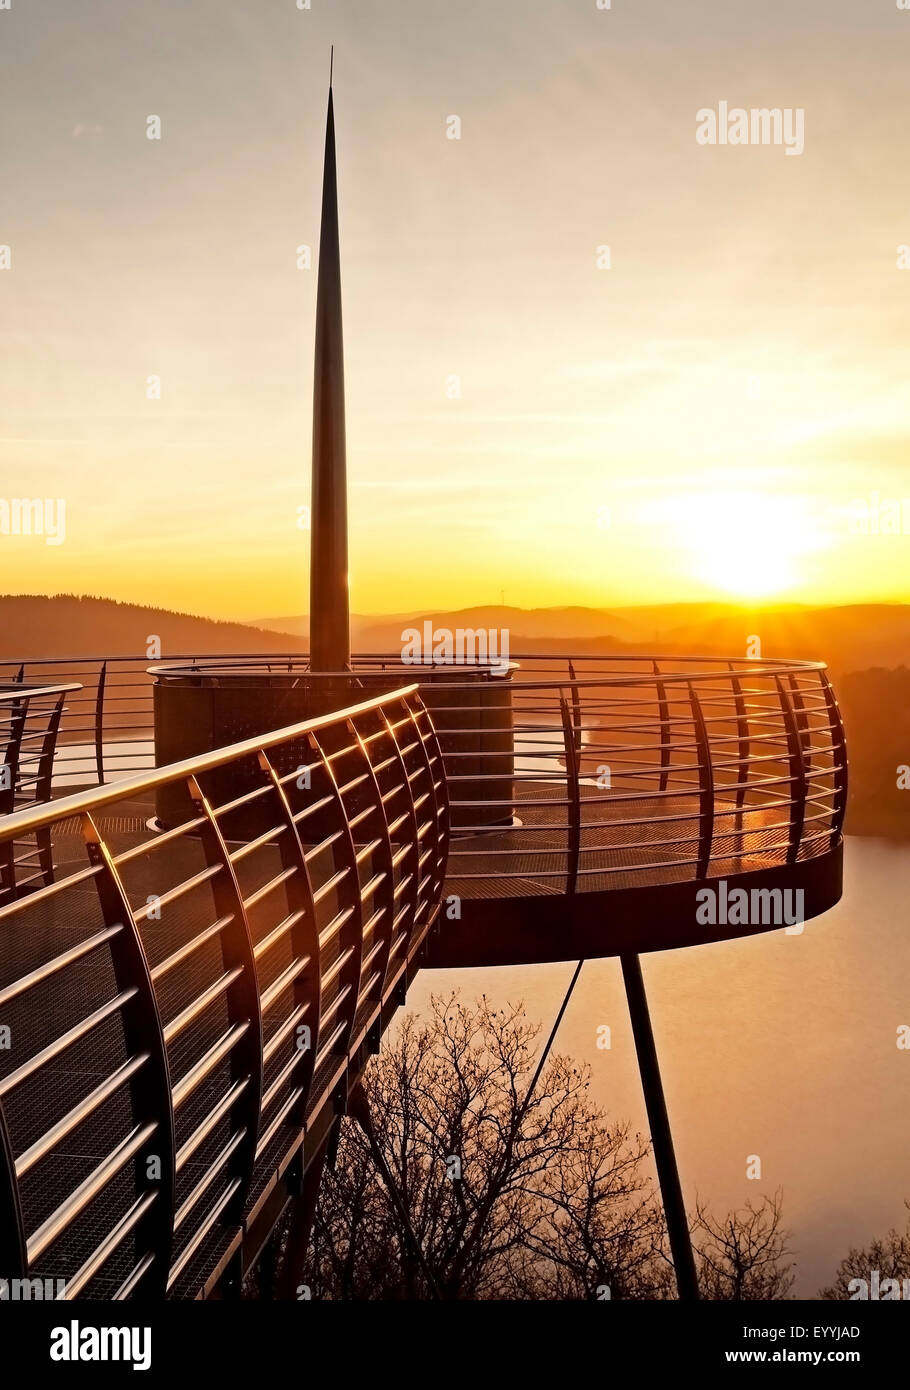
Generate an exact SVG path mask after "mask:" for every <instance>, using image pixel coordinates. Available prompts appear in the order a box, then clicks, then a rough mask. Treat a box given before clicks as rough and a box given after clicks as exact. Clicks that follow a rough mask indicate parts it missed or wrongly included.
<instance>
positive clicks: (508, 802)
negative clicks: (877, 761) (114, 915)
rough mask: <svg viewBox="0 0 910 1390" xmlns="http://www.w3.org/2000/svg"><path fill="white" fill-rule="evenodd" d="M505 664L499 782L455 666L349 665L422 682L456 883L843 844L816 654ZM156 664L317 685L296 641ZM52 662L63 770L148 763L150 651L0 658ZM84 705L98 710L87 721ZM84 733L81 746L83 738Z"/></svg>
mask: <svg viewBox="0 0 910 1390" xmlns="http://www.w3.org/2000/svg"><path fill="white" fill-rule="evenodd" d="M513 661H514V662H515V663H516V669H514V670H513V671H512V672H511V679H510V689H511V706H512V712H511V732H510V736H509V737H510V747H511V749H513V750H514V770H512V771H511V772H510V774H509V786H508V788H507V789H506V790H503V787H502V760H501V755H502V752H503V745H502V741H501V740H499V739H497V738H496V737H494V736H489V735H488V736H487V737H486V738H485V739H484V740H483V741H481V743H478V739H477V726H476V724H475V723H474V722H470V723H469V724H468V725H466V726H465V727H464V728H463V729H462V731H461V732H459V728H458V717H459V713H460V710H461V705H460V692H461V689H462V686H461V680H460V677H459V673H458V670H457V668H455V669H453V670H452V676H451V681H450V682H448V689H449V690H450V691H451V695H452V700H451V703H450V705H449V706H446V704H445V690H446V682H445V681H443V680H441V679H440V677H441V676H443V675H445V674H446V671H445V668H442V667H440V666H439V665H436V666H433V667H432V668H430V669H429V670H428V669H426V668H421V667H420V666H415V665H407V666H405V665H403V664H402V661H401V657H400V655H396V654H390V653H388V652H386V653H382V652H380V653H367V654H359V655H357V656H356V657H355V658H354V660H353V663H352V666H353V673H354V675H355V676H356V674H357V673H358V672H359V671H360V672H362V671H366V670H367V669H369V670H376V669H377V668H378V669H380V670H383V669H385V670H387V671H388V672H389V674H390V678H394V677H395V676H397V677H398V678H400V679H418V680H419V679H421V678H422V677H424V676H426V675H429V674H432V676H433V698H432V708H431V713H432V717H433V719H434V720H435V721H436V722H437V723H438V725H439V726H440V730H439V733H440V743H441V746H442V749H443V753H444V757H445V763H446V771H447V782H448V786H449V792H450V797H451V804H452V818H453V825H454V826H455V827H457V838H456V840H455V842H454V844H453V849H452V855H451V865H450V875H451V877H453V878H457V880H458V884H457V890H458V891H463V892H464V893H465V894H466V895H468V896H471V895H473V894H476V893H480V894H489V893H495V894H497V895H500V896H503V895H506V894H507V893H508V892H510V891H512V890H513V889H514V892H515V893H516V894H519V895H520V894H527V893H536V892H560V893H564V892H570V893H574V892H583V891H597V890H602V889H608V888H610V887H613V886H620V885H623V886H628V885H633V884H635V883H644V882H648V881H656V882H667V881H673V880H675V879H686V878H694V879H698V878H700V877H703V876H705V875H706V874H707V873H709V872H717V873H721V872H728V871H732V870H735V869H737V868H742V867H744V866H745V861H749V862H752V861H755V862H758V863H761V864H775V863H787V862H793V861H794V860H795V859H804V858H808V857H812V856H814V855H817V854H820V853H823V852H824V851H825V850H826V849H828V848H830V847H832V846H834V845H835V844H836V843H837V842H838V840H839V838H840V835H841V832H842V828H843V820H844V814H845V810H846V798H847V756H846V745H845V740H844V731H843V724H842V721H841V717H840V712H839V710H838V706H837V701H836V699H835V696H834V693H833V691H832V689H831V685H830V682H829V680H828V677H827V673H826V668H825V666H824V663H822V662H813V661H795V660H775V659H762V658H737V657H732V658H720V657H700V656H688V655H673V656H670V657H658V656H651V655H639V654H636V655H621V656H599V655H598V656H591V655H569V654H562V653H559V654H552V655H548V654H541V653H536V654H530V655H526V654H519V655H514V654H513ZM161 665H162V666H164V665H166V666H167V667H171V668H177V667H182V669H183V670H184V671H185V670H186V669H187V667H188V666H189V668H190V669H192V670H193V671H195V672H197V673H200V674H209V675H212V676H213V677H215V676H216V673H218V674H222V673H228V674H230V673H232V672H236V671H238V670H239V669H242V670H244V671H258V672H261V673H269V674H275V675H283V676H290V677H293V678H299V679H301V680H306V681H310V682H315V681H318V680H320V679H324V677H320V676H316V675H314V674H313V673H311V672H309V669H308V664H307V660H306V658H305V657H302V656H300V655H299V654H294V653H288V654H285V653H281V654H275V655H269V656H262V655H249V656H234V655H228V656H219V655H213V656H206V657H202V658H198V657H197V658H192V657H176V656H175V657H170V658H168V659H167V662H166V663H164V662H162V663H161ZM50 669H52V670H53V672H54V674H55V676H57V677H58V678H62V676H63V675H71V676H72V677H73V678H78V679H79V680H81V681H82V682H83V683H84V685H85V693H84V697H83V706H82V709H83V713H82V716H79V715H78V714H77V712H76V710H75V708H74V710H73V717H72V725H71V726H70V725H68V724H67V723H66V720H64V726H63V729H62V731H61V738H62V739H63V740H64V744H65V746H64V747H62V748H61V749H60V751H59V753H58V761H57V767H58V769H59V777H58V781H59V782H61V783H63V784H65V783H66V782H67V781H70V780H73V779H74V777H75V778H78V777H79V776H81V777H83V778H84V779H85V780H95V776H96V775H97V777H98V779H99V780H104V779H105V778H107V777H111V776H118V775H122V774H121V772H120V769H121V768H122V767H124V766H127V765H130V764H132V765H135V764H136V763H137V762H140V763H141V762H143V761H145V762H147V763H148V764H149V765H150V764H151V762H152V760H153V755H154V748H153V739H152V688H153V680H154V676H153V675H152V674H151V673H150V671H149V663H148V661H147V659H146V658H141V657H130V658H110V659H108V660H107V661H104V660H103V659H101V658H85V659H81V660H79V661H78V662H66V661H64V660H63V659H61V660H59V661H55V662H53V663H51V662H41V663H26V664H24V665H23V664H20V663H15V662H13V663H10V671H11V672H12V673H13V674H16V673H20V674H21V673H22V672H23V671H27V672H28V673H29V674H30V675H33V674H35V672H37V671H39V670H50ZM159 669H160V668H159ZM428 698H429V697H428ZM87 709H90V710H92V711H94V713H93V715H92V717H91V719H90V720H89V725H88V726H86V724H85V722H84V719H85V711H86V710H87ZM80 719H81V722H80ZM126 721H129V722H128V723H127V722H126ZM443 726H446V727H443ZM87 727H88V730H89V732H91V733H92V736H93V742H92V745H91V747H90V748H89V747H87V746H86V745H85V744H84V743H83V744H81V745H80V744H79V743H78V740H79V739H84V737H85V734H86V730H87ZM88 753H91V758H90V759H88V761H87V760H86V755H87V754H88ZM484 759H486V760H487V768H486V769H485V768H484ZM478 760H479V761H478ZM77 768H81V772H76V771H75V769H77ZM71 769H72V770H71ZM468 769H469V770H468ZM485 782H486V783H487V785H486V786H485V785H484V783H485ZM497 806H498V807H499V810H500V812H501V815H500V816H499V817H498V819H499V820H500V821H502V822H509V823H510V824H508V825H507V826H502V825H501V827H500V831H501V833H500V834H499V836H498V837H497V836H495V835H494V834H493V833H492V831H491V825H490V822H491V820H495V819H497V817H496V816H495V814H494V812H495V809H496V807H497ZM481 810H482V812H483V814H482V816H481V815H477V814H474V813H475V812H479V811H481ZM472 824H473V825H474V831H475V834H476V839H474V840H473V841H472V840H471V826H472Z"/></svg>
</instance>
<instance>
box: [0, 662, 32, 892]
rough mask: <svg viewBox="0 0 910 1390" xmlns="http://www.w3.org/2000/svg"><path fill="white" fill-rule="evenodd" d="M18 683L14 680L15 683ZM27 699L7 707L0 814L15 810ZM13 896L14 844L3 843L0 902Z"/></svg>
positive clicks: (26, 716)
mask: <svg viewBox="0 0 910 1390" xmlns="http://www.w3.org/2000/svg"><path fill="white" fill-rule="evenodd" d="M16 684H18V681H17V682H16ZM28 706H29V697H28V695H23V696H22V698H21V699H17V700H15V701H13V702H12V704H11V706H10V717H9V719H10V731H9V739H8V741H7V745H6V751H5V753H4V765H5V767H6V769H7V774H8V777H9V786H8V787H5V788H0V815H10V814H11V813H12V812H13V811H15V809H16V784H17V783H18V781H19V758H20V754H21V751H22V738H23V735H24V733H25V725H26V720H27V718H28ZM6 896H9V897H10V898H14V897H15V896H16V842H15V840H4V842H3V844H2V845H0V899H2V898H3V897H6Z"/></svg>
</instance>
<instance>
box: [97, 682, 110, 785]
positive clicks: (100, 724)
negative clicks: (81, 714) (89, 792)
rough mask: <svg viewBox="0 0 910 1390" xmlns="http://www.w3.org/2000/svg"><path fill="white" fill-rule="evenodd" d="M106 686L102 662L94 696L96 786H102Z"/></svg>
mask: <svg viewBox="0 0 910 1390" xmlns="http://www.w3.org/2000/svg"><path fill="white" fill-rule="evenodd" d="M106 684H107V662H106V661H102V663H101V670H100V671H99V672H98V689H97V692H96V695H95V767H96V769H97V771H98V785H99V786H100V787H103V786H104V687H105V685H106Z"/></svg>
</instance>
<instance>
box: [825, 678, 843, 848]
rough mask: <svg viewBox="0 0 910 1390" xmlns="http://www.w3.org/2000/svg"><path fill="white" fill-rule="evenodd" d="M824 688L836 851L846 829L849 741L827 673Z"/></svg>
mask: <svg viewBox="0 0 910 1390" xmlns="http://www.w3.org/2000/svg"><path fill="white" fill-rule="evenodd" d="M821 680H822V687H823V689H824V692H825V705H826V707H827V711H828V722H829V724H830V726H831V755H832V761H833V762H834V764H835V766H834V804H833V806H832V807H831V843H830V848H831V849H834V848H835V846H836V845H837V842H838V841H839V839H840V837H841V833H842V832H843V828H844V817H845V815H846V813H847V787H848V768H849V765H848V761H847V740H846V737H845V735H844V721H843V718H842V717H841V712H840V705H839V704H838V702H837V696H836V695H835V694H834V690H833V689H832V686H831V682H830V681H829V679H828V673H827V671H822V673H821Z"/></svg>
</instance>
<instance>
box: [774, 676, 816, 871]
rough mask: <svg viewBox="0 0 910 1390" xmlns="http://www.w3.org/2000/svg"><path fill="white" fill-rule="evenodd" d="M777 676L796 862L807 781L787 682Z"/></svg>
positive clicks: (791, 854)
mask: <svg viewBox="0 0 910 1390" xmlns="http://www.w3.org/2000/svg"><path fill="white" fill-rule="evenodd" d="M774 680H775V683H776V685H777V694H778V698H779V700H780V706H781V711H782V713H783V717H784V727H785V729H786V731H787V751H788V754H789V766H790V829H789V834H788V837H787V863H788V864H795V863H796V860H797V858H798V856H799V845H800V840H801V839H802V835H803V824H804V822H805V818H806V796H807V795H808V782H807V779H806V767H805V760H804V757H803V745H802V740H801V738H800V733H799V725H798V724H797V722H796V715H795V714H794V712H793V706H792V704H791V703H790V697H789V695H788V694H787V689H786V686H785V685H784V683H783V681H782V680H781V678H780V676H775V678H774Z"/></svg>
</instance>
